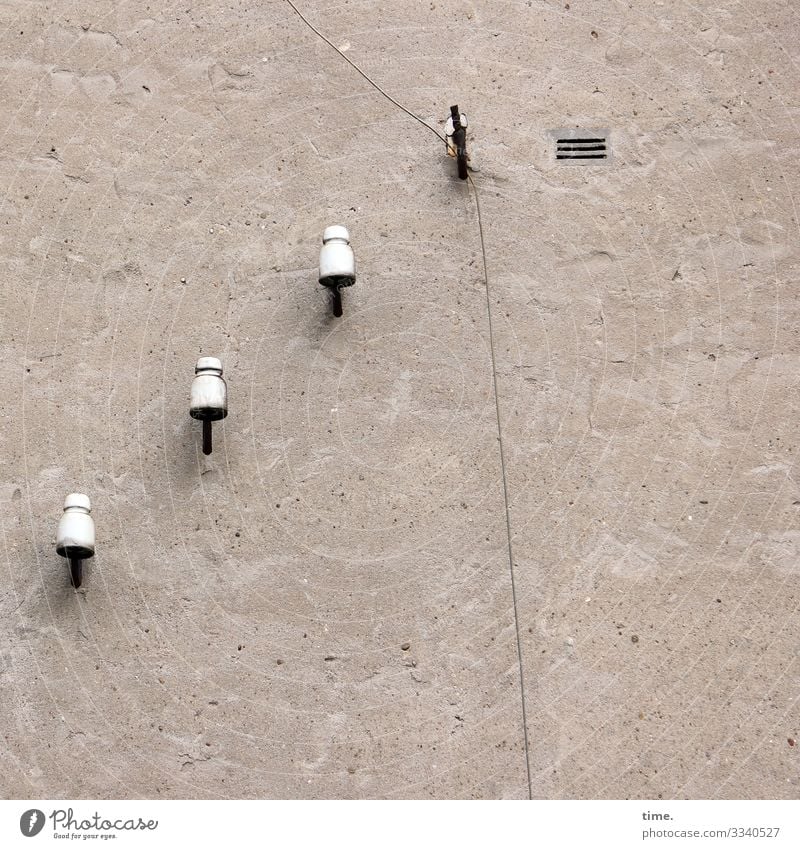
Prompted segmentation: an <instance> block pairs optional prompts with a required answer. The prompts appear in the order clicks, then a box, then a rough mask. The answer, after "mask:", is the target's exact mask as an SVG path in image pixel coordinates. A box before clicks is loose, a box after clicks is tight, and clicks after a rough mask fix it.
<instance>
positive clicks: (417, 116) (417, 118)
mask: <svg viewBox="0 0 800 849" xmlns="http://www.w3.org/2000/svg"><path fill="white" fill-rule="evenodd" d="M286 2H287V3H288V4H289V5H290V6H291V7H292V9H294V11H295V12H296V13H297V16H298V17H299V18H300V20H301V21H303V23H304V24H305V25H306V26H307V27H308V28H309V29H311V30H313V31H314V32H315V33H316V34H317V35H318V36H319V37H320V38H321V39H322V40H323V41H324V42H325V43H326V44H327V45H329V46H330V47H332V48H333V49H334V50H335V51H336V52H337V53H338V54H339V55H340V56H341V57H342V59H344V61H345V62H347V64H348V65H350V66H351V67H352V68H355V70H356V71H358V73H359V74H361V76H362V77H364V79H365V80H366V81H367V82H368V83H369V84H370V85H371V86H372V87H373V88H374V89H376V90H377V91H379V92H380V93H381V94H382V95H383V96H384V97H385V98H386V99H387V100H390V101H391V102H392V103H394V105H395V106H396V107H397V108H398V109H402V110H403V112H405V113H406V115H409V116H410V117H411V118H413V119H414V120H415V121H418V122H419V123H420V124H422V126H423V127H425V128H426V129H428V130H430V131H431V132H432V133H433V134H434V135H435V136H436V137H437V138H439V139H441V140H442V141H443V142H444V143H445V144H447V140H446V139H445V137H444V136H443V135H442V134H441V133H440V132H439V131H438V130H437V129H436V128H434V127H432V126H431V125H430V124H428V123H427V122H426V121H423V120H422V118H420V117H419V115H415V114H414V113H413V112H412V111H411V110H410V109H406V107H405V106H403V104H402V103H398V101H396V100H395V99H394V98H393V97H392V96H391V94H389V93H388V92H386V91H384V90H383V89H382V88H381V87H380V86H379V85H378V84H377V83H376V82H375V80H373V79H371V78H370V77H368V76H367V75H366V74H365V73H364V71H362V70H361V68H359V67H358V65H356V63H355V62H353V60H352V59H350V58H349V57H348V56H346V55H345V54H344V53H343V52H342V51H341V50H339V48H338V47H337V46H336V45H335V44H334V43H333V42H332V41H331V40H330V39H329V38H328V37H327V36H325V35H323V34H322V33H321V32H320V31H319V30H318V29H317V28H316V27H315V26H314V24H312V23H311V21H309V20H308V18H307V17H306V16H305V15H304V14H303V13H302V12H301V11H300V10H299V9H298V8H297V6H295V5H294V3H293V2H292V0H286Z"/></svg>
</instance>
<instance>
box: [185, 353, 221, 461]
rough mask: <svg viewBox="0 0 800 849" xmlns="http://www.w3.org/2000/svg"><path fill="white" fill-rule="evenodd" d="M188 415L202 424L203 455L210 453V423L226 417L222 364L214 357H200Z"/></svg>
mask: <svg viewBox="0 0 800 849" xmlns="http://www.w3.org/2000/svg"><path fill="white" fill-rule="evenodd" d="M194 374H195V377H194V380H193V381H192V397H191V404H190V406H189V415H190V416H191V417H192V418H193V419H200V421H201V422H203V454H210V453H211V422H216V421H219V420H220V419H224V418H225V416H227V415H228V387H227V386H226V384H225V381H224V380H223V378H222V363H221V362H220V361H219V360H218V359H217V358H216V357H200V359H199V360H198V361H197V365H196V366H195V369H194Z"/></svg>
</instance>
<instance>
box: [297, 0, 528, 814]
mask: <svg viewBox="0 0 800 849" xmlns="http://www.w3.org/2000/svg"><path fill="white" fill-rule="evenodd" d="M286 2H287V3H288V4H289V5H290V6H291V7H292V9H293V10H294V11H295V13H296V14H297V16H298V17H299V18H300V20H301V21H303V23H304V24H305V25H306V26H307V27H308V28H309V29H310V30H312V31H313V32H314V33H316V35H318V36H319V37H320V38H321V39H322V40H323V41H324V42H325V43H326V44H327V45H329V46H330V47H332V48H333V49H334V50H335V51H336V52H337V53H338V54H339V55H340V56H341V57H342V59H344V60H345V62H347V64H348V65H350V66H351V67H352V68H353V69H354V70H356V71H357V72H358V73H359V74H360V75H361V76H362V77H363V78H364V79H365V80H366V81H367V82H368V83H369V84H370V85H371V86H372V87H373V88H374V89H375V90H376V91H378V92H380V94H382V95H383V96H384V97H385V98H386V99H387V100H389V101H390V102H391V103H393V104H394V105H395V106H396V107H397V108H398V109H401V110H402V111H403V112H405V113H406V115H408V116H409V117H411V118H413V119H414V120H415V121H417V122H418V123H420V124H422V126H423V127H425V128H426V129H427V130H430V131H431V132H432V133H433V134H434V135H435V136H436V137H437V138H438V139H440V140H441V141H443V142H444V143H445V144H447V139H445V137H444V136H443V135H442V134H441V133H440V132H439V131H438V130H437V129H435V128H434V127H432V126H431V125H430V124H428V123H427V122H426V121H423V120H422V118H420V117H419V115H415V114H414V113H413V112H412V111H411V110H410V109H406V107H405V106H403V104H402V103H399V102H398V101H397V100H395V99H394V98H393V97H392V96H391V95H390V94H389V93H388V92H386V91H385V90H384V89H382V88H381V87H380V86H379V85H378V84H377V83H376V82H375V81H374V80H373V79H372V78H371V77H369V76H368V75H367V74H366V73H364V71H362V70H361V68H359V67H358V65H356V63H355V62H353V61H352V60H351V59H350V58H349V57H348V56H346V55H345V54H344V53H343V52H342V51H341V50H340V49H339V48H338V47H337V46H336V45H335V44H334V43H333V42H332V41H331V40H330V39H329V38H327V37H326V36H325V35H323V34H322V33H321V32H320V31H319V30H318V29H317V28H316V27H315V26H314V25H313V24H312V23H311V21H309V20H308V18H306V17H305V15H303V13H302V12H301V11H300V10H299V9H298V8H297V6H295V4H294V3H293V2H292V0H286ZM468 178H469V182H470V185H471V186H472V191H473V192H474V194H475V211H476V214H477V218H478V233H479V234H480V240H481V258H482V260H483V279H484V281H485V283H486V311H487V315H488V320H489V350H490V352H491V359H492V384H493V388H494V405H495V413H496V415H497V441H498V446H499V450H500V471H501V473H502V478H503V503H504V506H505V515H506V535H507V538H508V568H509V572H510V575H511V600H512V606H513V610H514V631H515V634H516V642H517V662H518V664H519V685H520V697H521V702H522V733H523V738H524V744H525V771H526V773H527V777H528V798H529V799H532V798H533V783H532V781H531V759H530V744H529V741H528V717H527V711H526V707H525V704H526V702H525V675H524V671H523V664H522V640H521V638H520V630H519V615H518V607H517V585H516V580H515V576H514V554H513V549H512V533H511V509H510V506H509V501H508V476H507V474H506V456H505V448H504V446H503V431H502V416H501V414H500V396H499V394H498V391H497V360H496V357H495V350H494V324H493V321H492V298H491V292H490V290H489V265H488V262H487V260H486V241H485V239H484V235H483V218H482V216H481V204H480V199H479V197H478V187H477V186H476V185H475V181H474V180H473V179H472V175H471V174H470V175H468Z"/></svg>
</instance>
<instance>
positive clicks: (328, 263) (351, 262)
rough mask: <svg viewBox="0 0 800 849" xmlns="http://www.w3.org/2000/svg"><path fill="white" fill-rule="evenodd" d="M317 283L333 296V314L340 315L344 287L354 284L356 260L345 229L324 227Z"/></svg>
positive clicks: (336, 226) (337, 226)
mask: <svg viewBox="0 0 800 849" xmlns="http://www.w3.org/2000/svg"><path fill="white" fill-rule="evenodd" d="M319 282H320V283H321V284H322V285H323V286H327V288H328V289H330V291H331V294H332V295H333V314H334V315H335V316H340V315H341V314H342V293H341V290H342V289H343V288H345V287H346V286H352V285H353V283H355V282H356V259H355V256H354V255H353V249H352V248H351V247H350V234H349V233H348V232H347V227H342V226H340V225H335V226H333V227H326V228H325V232H324V233H323V234H322V250H321V251H320V252H319Z"/></svg>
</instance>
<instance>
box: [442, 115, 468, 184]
mask: <svg viewBox="0 0 800 849" xmlns="http://www.w3.org/2000/svg"><path fill="white" fill-rule="evenodd" d="M444 134H445V137H446V139H447V155H448V156H454V157H455V158H456V162H457V164H458V176H459V177H461V179H462V180H466V179H467V162H468V161H469V156H468V155H467V116H466V115H465V114H464V113H463V112H459V109H458V106H451V107H450V117H449V118H448V119H447V123H446V124H445V128H444Z"/></svg>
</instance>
